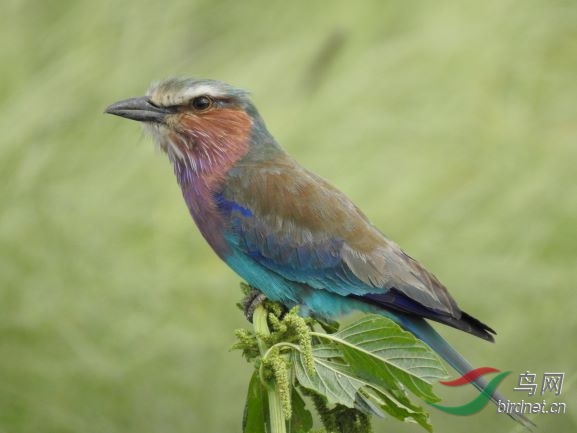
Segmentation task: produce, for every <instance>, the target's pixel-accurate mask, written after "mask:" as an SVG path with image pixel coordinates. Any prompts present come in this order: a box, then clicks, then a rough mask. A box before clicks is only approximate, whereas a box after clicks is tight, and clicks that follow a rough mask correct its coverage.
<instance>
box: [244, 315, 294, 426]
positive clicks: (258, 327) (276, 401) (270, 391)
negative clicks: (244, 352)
mask: <svg viewBox="0 0 577 433" xmlns="http://www.w3.org/2000/svg"><path fill="white" fill-rule="evenodd" d="M267 315H268V313H267V311H266V309H265V308H264V307H263V306H262V305H259V306H258V307H256V309H255V310H254V314H253V316H252V324H253V327H254V331H255V333H256V335H257V342H258V348H259V350H260V354H261V356H264V354H265V353H266V352H267V350H268V348H267V346H266V344H265V342H264V341H263V340H261V339H260V338H258V335H270V330H269V329H268V323H267ZM267 395H268V408H269V409H268V410H269V418H270V433H286V422H285V418H284V415H283V411H282V404H281V400H280V396H279V394H278V392H277V390H276V387H275V386H274V385H273V386H267Z"/></svg>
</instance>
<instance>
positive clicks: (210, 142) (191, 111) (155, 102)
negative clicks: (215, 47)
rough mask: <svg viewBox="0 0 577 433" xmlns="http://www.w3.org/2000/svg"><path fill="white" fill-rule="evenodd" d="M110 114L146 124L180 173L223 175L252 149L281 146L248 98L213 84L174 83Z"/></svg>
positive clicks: (168, 82) (155, 87)
mask: <svg viewBox="0 0 577 433" xmlns="http://www.w3.org/2000/svg"><path fill="white" fill-rule="evenodd" d="M106 113H110V114H114V115H117V116H121V117H125V118H127V119H132V120H137V121H139V122H142V123H143V124H144V127H145V130H146V131H147V132H148V133H150V135H152V137H153V138H154V140H155V141H156V143H157V144H158V145H159V147H160V148H161V149H162V150H163V151H164V152H166V154H167V155H168V157H169V159H170V160H171V162H172V163H173V165H174V166H175V168H176V169H177V171H178V172H194V173H199V174H205V175H206V174H209V173H212V172H214V171H218V172H224V171H225V170H228V169H229V168H230V167H231V166H232V165H234V163H236V162H237V161H239V160H240V159H242V158H243V157H244V156H246V155H247V154H248V153H249V152H250V151H251V150H254V149H253V148H254V147H263V146H264V147H269V148H270V147H273V148H274V147H277V148H278V146H277V145H276V143H275V142H274V139H272V137H271V136H270V135H269V133H268V132H267V130H266V127H265V125H264V122H263V121H262V119H261V118H260V116H259V114H258V112H257V110H256V108H255V107H254V105H253V104H252V102H251V101H250V99H249V97H248V93H247V92H246V91H244V90H241V89H237V88H235V87H233V86H231V85H229V84H226V83H223V82H220V81H215V80H197V79H191V78H186V79H183V78H171V79H168V80H165V81H161V82H159V83H155V84H153V85H152V86H151V87H150V89H149V90H148V92H147V93H146V96H142V97H137V98H130V99H125V100H122V101H119V102H116V103H114V104H112V105H110V106H109V107H108V108H106Z"/></svg>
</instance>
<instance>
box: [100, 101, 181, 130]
mask: <svg viewBox="0 0 577 433" xmlns="http://www.w3.org/2000/svg"><path fill="white" fill-rule="evenodd" d="M104 112H105V113H108V114H114V115H115V116H120V117H125V118H127V119H131V120H138V121H139V122H156V123H164V119H165V118H166V116H167V115H169V114H173V113H174V112H175V111H174V109H173V107H159V106H157V105H154V104H153V103H152V102H150V99H148V98H147V97H146V96H141V97H140V98H130V99H124V100H123V101H118V102H115V103H114V104H112V105H109V106H108V107H106V110H104Z"/></svg>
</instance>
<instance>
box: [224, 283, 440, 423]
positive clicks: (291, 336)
mask: <svg viewBox="0 0 577 433" xmlns="http://www.w3.org/2000/svg"><path fill="white" fill-rule="evenodd" d="M246 289H247V288H246V287H245V290H246ZM319 328H322V329H323V332H321V331H319V330H318V329H319ZM236 336H237V339H238V342H237V343H236V344H235V346H234V348H235V349H240V350H242V352H243V355H244V356H245V358H246V359H247V360H248V361H250V362H253V363H254V365H255V371H254V373H253V375H252V378H251V380H250V384H249V389H248V394H247V400H246V405H245V413H244V420H243V431H244V432H246V433H248V432H250V433H285V432H290V433H306V432H310V431H312V429H313V427H314V422H313V416H312V414H311V412H310V411H309V409H307V401H308V402H309V403H310V404H312V406H313V408H314V410H315V411H316V414H317V416H318V419H319V420H320V423H321V424H322V426H323V428H322V429H321V430H316V431H322V432H327V433H329V432H331V433H332V432H338V433H340V432H347V433H367V432H370V431H371V425H370V419H371V418H370V417H371V416H373V415H376V416H381V417H382V416H385V415H389V416H390V417H392V418H395V419H398V420H402V421H411V422H416V423H418V424H420V425H421V426H422V427H424V428H425V429H426V430H428V431H431V430H432V426H431V424H430V422H429V415H428V413H427V412H426V411H425V410H423V408H421V407H419V406H418V405H416V404H415V403H413V402H412V401H411V399H410V398H409V393H408V392H409V391H410V392H411V393H412V394H413V395H414V396H416V397H418V398H421V399H425V400H427V401H438V400H439V398H438V397H437V396H436V395H435V393H434V392H433V390H432V385H431V383H432V381H435V380H438V379H440V378H444V377H446V375H447V373H446V371H445V369H444V367H443V365H442V364H441V362H440V360H439V359H438V358H437V356H436V355H435V354H434V353H433V352H432V351H431V350H430V349H429V348H428V347H427V346H426V345H425V344H424V343H422V342H421V341H419V340H417V339H416V338H415V337H413V336H412V335H411V334H409V333H407V332H405V331H403V330H402V329H401V328H400V327H399V326H398V325H396V324H395V323H394V322H392V321H390V320H389V319H387V318H385V317H382V316H378V315H366V316H364V317H363V318H361V319H360V320H357V321H355V322H354V323H352V324H350V325H348V326H346V327H344V328H342V329H341V330H337V327H335V326H334V325H333V324H326V323H322V322H320V321H318V320H315V319H312V318H310V317H308V318H303V317H301V316H299V315H298V308H293V309H292V310H290V311H288V312H285V311H284V310H283V309H282V307H281V306H280V305H279V304H276V303H273V302H270V301H265V302H264V303H262V304H261V305H259V306H258V307H257V308H256V309H255V311H254V314H253V330H252V331H249V330H246V329H240V330H237V331H236ZM310 404H309V406H310Z"/></svg>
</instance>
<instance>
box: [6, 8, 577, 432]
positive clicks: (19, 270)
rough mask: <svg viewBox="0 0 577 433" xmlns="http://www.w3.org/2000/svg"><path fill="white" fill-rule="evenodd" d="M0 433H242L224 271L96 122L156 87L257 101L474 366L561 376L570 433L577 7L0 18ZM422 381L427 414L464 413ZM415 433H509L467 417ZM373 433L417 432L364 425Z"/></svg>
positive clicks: (161, 180)
mask: <svg viewBox="0 0 577 433" xmlns="http://www.w3.org/2000/svg"><path fill="white" fill-rule="evenodd" d="M0 36H1V37H0V47H1V53H2V61H1V64H0V68H1V77H2V79H1V80H0V110H1V111H0V131H1V135H0V140H1V142H0V199H1V207H0V255H1V260H0V432H1V433H25V432H27V433H28V432H29V433H37V432H43V433H52V432H58V433H65V432H75V433H78V432H83V433H92V432H94V433H97V432H98V433H102V432H107V433H115V432H118V433H121V432H122V433H130V432H135V433H136V432H138V433H145V432H151V433H152V432H155V433H156V432H158V433H160V432H163V433H164V432H174V433H178V432H194V431H203V432H232V431H239V430H240V422H241V416H242V410H243V399H244V396H245V390H246V386H247V383H248V378H249V372H250V369H249V366H248V365H246V364H245V362H244V360H242V359H241V356H240V354H239V353H237V352H230V351H229V348H230V346H231V345H232V344H233V342H234V338H233V330H234V329H235V328H238V327H243V326H246V323H245V320H244V319H243V317H242V314H241V313H240V312H239V311H237V309H236V308H235V306H234V304H235V302H236V301H237V300H238V298H239V297H240V291H239V289H238V282H239V278H238V277H236V276H235V275H234V274H233V273H232V272H231V271H229V270H228V269H227V268H226V267H225V266H224V265H223V264H222V263H220V262H219V260H218V259H217V258H216V256H215V255H214V254H213V253H212V252H211V251H210V250H209V248H208V247H207V245H206V244H205V243H204V241H203V240H202V238H201V236H200V235H199V233H198V232H197V230H196V228H195V227H194V225H193V223H192V221H191V219H190V217H189V215H188V213H187V210H186V207H185V205H184V203H183V201H182V199H181V196H180V191H179V189H178V187H177V185H176V182H175V181H174V179H173V175H172V172H171V168H170V166H169V164H168V163H167V161H166V159H165V158H164V157H163V156H161V155H159V153H158V152H155V151H154V150H153V149H154V147H153V145H152V143H151V142H150V140H148V139H145V138H143V135H142V133H141V132H140V128H139V126H138V125H137V124H136V123H133V122H128V121H125V120H121V119H119V118H115V117H112V116H106V115H103V114H102V111H103V109H104V107H105V106H106V105H108V104H109V103H112V102H114V101H117V100H119V99H122V98H125V97H130V96H138V95H142V94H143V93H144V91H145V90H146V88H147V87H148V85H149V84H150V82H151V81H153V80H157V79H162V78H165V77H168V76H174V75H183V76H191V75H192V76H198V77H208V78H215V79H221V80H224V81H228V82H230V83H232V84H234V85H237V86H239V87H244V88H247V89H249V90H251V91H252V94H253V97H254V100H255V102H256V104H257V106H258V107H259V109H260V111H261V113H262V115H263V116H264V118H265V119H266V120H267V123H268V126H269V128H270V130H271V131H272V132H273V134H274V135H275V136H276V137H277V139H278V140H279V141H280V142H281V143H282V144H283V145H284V147H285V148H287V149H288V150H289V152H291V153H292V154H293V155H295V156H296V157H297V159H299V160H300V161H301V162H302V163H303V164H304V165H305V166H307V167H309V168H310V169H312V170H314V171H316V172H318V173H320V174H321V175H323V176H325V177H326V178H328V179H329V180H330V181H331V182H333V183H335V184H336V185H337V186H339V187H340V188H341V189H343V190H344V191H345V192H346V193H347V194H349V195H350V196H351V197H352V198H353V199H354V200H355V201H356V202H357V204H359V206H360V207H361V208H362V209H363V210H364V211H365V212H366V213H367V214H368V215H369V216H370V218H371V219H372V220H373V221H374V223H375V224H376V225H377V226H379V227H380V228H381V229H382V230H383V231H384V232H385V233H386V234H387V235H389V236H390V237H391V238H393V239H395V240H396V241H397V242H398V243H400V244H401V245H402V246H403V247H404V248H405V249H406V250H407V251H408V252H409V253H410V254H412V255H413V256H415V257H416V258H418V259H419V260H421V261H422V262H423V263H424V264H426V266H427V267H428V268H429V269H431V270H432V271H433V272H435V273H436V274H437V276H439V278H440V279H441V280H442V281H444V282H445V284H446V285H447V286H448V287H449V288H450V290H451V291H452V293H453V294H454V296H455V298H456V299H457V300H458V301H459V303H460V305H461V306H462V307H463V309H465V310H466V311H469V312H470V313H472V314H474V315H475V316H477V317H479V318H481V319H483V320H484V321H486V322H487V323H489V324H490V325H491V326H493V327H494V328H496V329H497V330H498V333H499V335H498V338H497V343H496V344H494V345H490V344H487V343H484V342H482V341H481V340H478V339H475V338H473V337H470V336H468V335H464V334H460V333H458V332H456V331H452V330H450V329H443V334H444V335H445V336H446V337H447V338H448V339H450V341H452V342H454V344H455V345H456V346H457V347H458V348H459V349H460V350H461V351H462V352H463V353H464V354H466V356H467V357H468V358H469V359H471V360H472V361H473V363H474V364H475V365H476V366H483V365H490V366H494V367H497V368H499V369H501V370H513V374H511V375H510V376H509V377H508V378H507V379H506V380H505V381H504V382H503V384H502V385H501V387H500V389H501V390H502V391H503V392H505V393H506V394H507V396H508V397H509V398H511V399H512V400H514V401H520V400H521V399H523V398H525V400H526V401H541V400H542V397H537V396H536V397H535V398H533V399H530V398H528V397H527V395H526V393H520V392H514V391H513V387H514V386H516V383H517V379H518V375H519V373H523V372H525V371H526V370H530V371H531V372H534V373H537V374H538V377H539V379H540V377H541V375H542V373H543V372H549V371H561V372H565V373H566V376H565V383H564V386H563V392H562V394H561V395H560V396H559V397H554V396H544V397H547V400H548V401H550V402H551V401H561V402H567V405H568V410H567V412H568V413H567V414H565V415H542V416H539V417H537V418H536V422H537V423H538V424H539V425H540V426H541V427H542V431H557V432H569V431H575V430H576V428H577V415H576V411H575V410H576V405H577V391H576V389H575V388H576V384H577V383H576V382H577V380H576V372H575V366H576V361H577V348H576V346H575V336H576V335H577V315H576V314H575V308H576V306H577V302H576V301H577V295H576V280H577V260H576V259H577V217H576V216H577V80H576V77H577V4H576V3H575V2H573V1H545V0H540V1H538V0H525V1H520V0H488V1H484V2H461V1H457V0H455V1H451V0H447V1H439V2H425V1H408V2H407V1H400V0H399V1H386V2H384V1H383V2H380V1H374V2H356V3H353V2H345V1H342V2H331V3H328V2H327V3H325V4H322V3H321V2H318V3H313V2H308V1H293V2H280V1H274V2H256V1H252V2H251V1H249V2H239V1H232V0H230V1H214V0H213V1H176V2H169V1H167V2H160V1H157V0H154V1H153V0H144V1H126V2H113V1H111V0H104V1H98V2H97V1H69V0H67V1H65V0H53V1H47V2H40V1H15V0H4V1H3V3H2V12H1V14H0ZM442 388H443V387H441V386H438V387H437V390H438V391H439V392H440V393H441V394H442V395H443V396H444V397H445V400H444V401H445V403H446V404H448V405H457V404H462V403H464V402H466V401H468V400H470V399H471V398H472V397H473V396H474V395H476V394H475V393H474V391H473V390H472V389H464V390H461V391H459V393H457V391H455V390H450V392H447V390H446V389H442ZM432 420H433V424H434V425H435V427H436V431H439V432H451V431H455V432H456V431H465V430H466V431H467V432H469V433H474V432H486V431H513V430H516V427H515V425H514V423H512V422H510V420H508V419H507V418H506V417H504V416H498V415H496V414H495V409H494V408H493V407H488V408H486V409H485V410H484V411H483V412H482V413H480V414H478V415H475V416H474V417H465V418H458V417H454V416H451V415H446V414H443V413H441V412H438V411H435V410H433V413H432ZM375 429H376V431H377V432H381V431H383V432H384V431H387V432H391V431H398V432H418V431H421V429H420V428H419V427H418V426H416V425H410V424H401V423H399V422H396V421H387V420H384V421H379V422H378V423H376V427H375Z"/></svg>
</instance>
